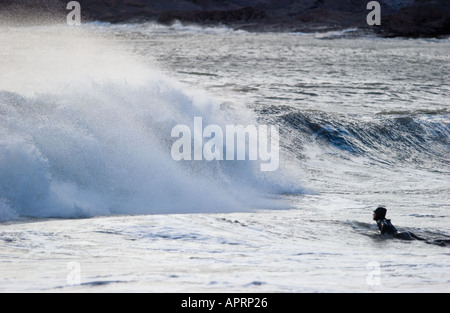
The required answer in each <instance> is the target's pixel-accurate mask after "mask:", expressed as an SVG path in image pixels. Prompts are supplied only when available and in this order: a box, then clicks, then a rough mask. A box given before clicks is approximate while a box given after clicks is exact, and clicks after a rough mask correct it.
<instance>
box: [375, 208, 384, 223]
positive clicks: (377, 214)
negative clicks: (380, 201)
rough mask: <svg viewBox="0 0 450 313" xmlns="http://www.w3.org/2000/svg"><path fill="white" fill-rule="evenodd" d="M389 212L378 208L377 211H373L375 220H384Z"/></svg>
mask: <svg viewBox="0 0 450 313" xmlns="http://www.w3.org/2000/svg"><path fill="white" fill-rule="evenodd" d="M386 213H387V210H386V209H385V208H383V207H378V208H377V209H376V210H375V211H373V220H374V221H378V220H382V219H383V218H385V217H386Z"/></svg>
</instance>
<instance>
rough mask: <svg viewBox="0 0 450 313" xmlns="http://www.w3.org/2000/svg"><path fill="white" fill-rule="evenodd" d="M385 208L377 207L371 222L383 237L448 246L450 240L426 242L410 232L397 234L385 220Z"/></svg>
mask: <svg viewBox="0 0 450 313" xmlns="http://www.w3.org/2000/svg"><path fill="white" fill-rule="evenodd" d="M386 213H387V210H386V208H383V207H378V208H377V209H376V210H375V211H373V220H374V221H376V222H377V226H378V229H379V230H380V233H381V235H382V236H384V237H393V238H395V239H401V240H410V241H412V240H420V241H424V242H426V243H428V244H435V245H439V246H445V245H446V244H450V240H447V239H444V240H433V241H428V240H426V239H423V238H420V237H419V236H416V235H415V234H413V233H411V232H402V233H400V232H398V230H397V229H396V228H395V226H394V225H392V223H391V220H388V219H386Z"/></svg>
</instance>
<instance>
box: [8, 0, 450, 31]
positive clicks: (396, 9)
mask: <svg viewBox="0 0 450 313" xmlns="http://www.w3.org/2000/svg"><path fill="white" fill-rule="evenodd" d="M68 2H69V1H65V0H33V1H32V0H22V1H20V2H17V1H14V0H4V1H1V2H0V12H9V11H14V12H21V14H25V15H26V14H28V13H29V12H34V13H33V15H34V16H36V12H40V14H38V16H42V15H48V14H52V15H53V16H55V15H58V14H62V16H64V15H63V13H64V12H65V6H66V4H67V3H68ZM78 2H79V3H80V4H81V8H82V15H83V18H84V20H99V21H105V22H111V23H123V22H142V21H148V20H153V21H158V22H160V23H166V24H169V23H172V22H173V21H175V20H179V21H181V22H183V23H197V24H208V25H214V24H225V25H228V26H231V27H235V28H239V29H246V30H258V31H265V30H270V31H286V30H288V31H310V30H317V29H318V28H320V29H324V30H327V29H342V28H347V27H358V28H360V29H367V30H370V31H376V32H377V33H379V34H381V35H382V36H405V37H440V36H448V35H450V1H449V0H380V1H378V2H379V3H380V4H381V6H382V9H381V15H382V23H381V26H370V27H369V26H368V25H367V22H366V17H367V14H368V13H369V11H368V10H367V9H366V6H367V3H368V2H369V0H122V1H120V0H79V1H78ZM25 12H26V13H25Z"/></svg>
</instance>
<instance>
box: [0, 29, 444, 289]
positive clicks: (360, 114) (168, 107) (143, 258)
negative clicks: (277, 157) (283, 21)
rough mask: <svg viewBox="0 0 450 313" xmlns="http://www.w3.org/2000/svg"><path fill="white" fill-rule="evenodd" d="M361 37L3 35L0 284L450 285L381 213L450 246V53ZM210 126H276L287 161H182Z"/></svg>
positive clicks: (425, 248) (155, 32) (429, 44)
mask: <svg viewBox="0 0 450 313" xmlns="http://www.w3.org/2000/svg"><path fill="white" fill-rule="evenodd" d="M352 32H353V30H346V31H343V32H331V33H326V34H319V33H318V34H309V35H306V34H293V33H289V34H288V33H286V34H273V33H246V32H235V31H232V30H230V29H227V28H200V27H183V26H181V25H178V24H176V25H174V26H172V27H163V26H157V25H154V24H143V25H116V26H112V25H106V24H91V25H84V26H83V27H81V28H77V29H73V28H72V29H68V28H67V27H66V26H45V27H33V28H31V27H24V28H11V27H2V28H1V32H0V38H1V41H2V42H3V43H6V44H4V45H3V46H2V48H1V50H0V67H1V68H2V72H1V73H0V220H1V221H3V223H2V224H0V247H1V249H0V263H1V266H0V290H2V291H15V290H18V291H25V290H31V291H105V290H106V291H154V292H161V291H163V292H164V291H167V292H171V291H175V292H178V291H184V292H186V291H187V292H191V291H249V292H258V291H275V292H276V291H287V292H301V291H419V292H423V291H438V292H439V291H447V292H448V291H450V289H449V288H450V276H449V274H448V273H450V271H449V267H450V259H449V256H450V253H449V250H448V247H438V246H435V245H428V244H425V243H422V242H401V241H396V240H387V239H382V238H380V237H379V236H378V234H377V229H376V227H375V225H374V223H373V221H371V212H372V211H373V209H374V208H376V206H378V205H386V206H387V207H388V210H389V212H388V217H389V218H391V219H392V221H393V223H394V225H396V226H397V227H398V228H399V229H401V230H407V231H412V232H414V233H416V234H418V235H420V236H422V237H426V238H429V239H438V238H449V237H450V232H449V229H450V228H449V225H450V223H449V222H450V219H449V217H450V215H449V209H450V207H449V203H450V201H449V200H450V193H449V191H450V190H449V183H450V159H449V157H448V155H449V145H450V139H449V138H450V118H449V110H450V107H449V95H450V87H449V86H450V81H449V77H450V75H449V74H450V63H449V61H450V54H449V51H450V49H449V48H450V42H449V41H448V40H405V39H380V38H357V37H352V38H349V37H348V36H347V35H348V34H349V33H352ZM194 116H201V117H203V118H204V119H205V120H206V121H208V122H209V123H212V124H214V123H217V124H219V125H222V124H225V123H234V124H239V123H242V124H245V123H257V122H259V123H263V124H273V125H277V126H278V127H279V130H280V140H281V146H282V147H281V150H282V154H281V156H282V159H281V163H280V165H281V166H280V170H279V171H278V172H276V173H271V174H269V175H262V174H261V173H260V172H259V171H258V168H259V167H257V166H254V164H253V163H251V162H222V163H219V164H216V163H208V162H200V163H189V164H185V163H183V164H180V163H177V162H174V161H173V160H172V159H171V158H170V145H171V143H172V142H173V139H172V138H171V136H170V132H171V129H172V127H173V126H174V125H176V124H179V123H182V124H187V125H190V124H189V123H192V121H193V118H194ZM175 213H177V215H174V214H175ZM180 213H181V214H180ZM154 214H158V215H154ZM55 217H57V218H71V219H53V218H55ZM84 217H90V218H88V219H79V218H84ZM74 269H75V270H76V271H75V272H76V273H78V274H79V275H78V276H77V275H75V276H73V273H74V271H73V270H74ZM374 275H375V276H374ZM74 277H75V278H78V280H76V279H75V281H74V280H73V278H74ZM378 278H379V279H378Z"/></svg>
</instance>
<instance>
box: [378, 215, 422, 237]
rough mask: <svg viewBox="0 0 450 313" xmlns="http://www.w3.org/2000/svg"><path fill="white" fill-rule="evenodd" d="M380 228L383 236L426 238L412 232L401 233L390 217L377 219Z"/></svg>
mask: <svg viewBox="0 0 450 313" xmlns="http://www.w3.org/2000/svg"><path fill="white" fill-rule="evenodd" d="M377 225H378V229H379V230H380V232H381V235H383V236H392V237H394V238H396V239H402V240H421V241H425V239H423V238H420V237H418V236H416V235H414V234H413V233H411V232H403V233H399V232H398V230H397V228H395V226H394V225H392V223H391V220H388V219H385V218H383V219H379V220H377Z"/></svg>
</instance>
